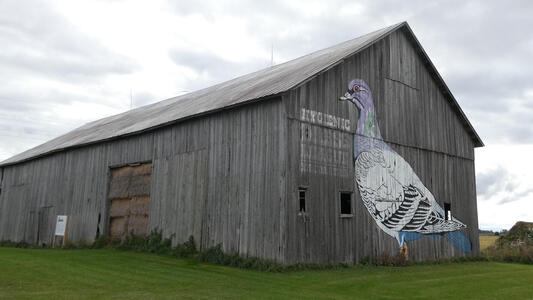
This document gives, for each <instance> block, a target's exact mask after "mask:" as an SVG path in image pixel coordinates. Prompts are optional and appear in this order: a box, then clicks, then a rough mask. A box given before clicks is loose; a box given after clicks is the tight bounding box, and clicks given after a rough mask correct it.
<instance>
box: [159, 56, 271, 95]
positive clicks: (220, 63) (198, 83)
mask: <svg viewBox="0 0 533 300" xmlns="http://www.w3.org/2000/svg"><path fill="white" fill-rule="evenodd" d="M169 57H170V59H171V60H172V61H173V62H174V63H175V64H176V65H179V66H184V67H187V68H190V69H192V70H194V71H195V72H196V73H198V74H200V78H201V79H200V80H198V79H195V80H188V81H187V83H186V88H187V90H189V91H193V90H197V89H200V88H204V87H208V86H210V85H213V84H216V83H219V82H222V81H225V80H228V79H231V78H235V77H238V76H241V75H245V74H248V73H250V72H253V71H257V70H259V69H263V68H265V67H268V66H269V65H270V62H269V61H267V60H261V59H256V60H253V61H251V62H246V63H237V62H232V61H229V60H226V59H224V58H222V57H219V56H217V55H215V54H211V53H207V52H200V51H199V50H196V51H191V50H187V49H172V50H171V51H170V52H169Z"/></svg>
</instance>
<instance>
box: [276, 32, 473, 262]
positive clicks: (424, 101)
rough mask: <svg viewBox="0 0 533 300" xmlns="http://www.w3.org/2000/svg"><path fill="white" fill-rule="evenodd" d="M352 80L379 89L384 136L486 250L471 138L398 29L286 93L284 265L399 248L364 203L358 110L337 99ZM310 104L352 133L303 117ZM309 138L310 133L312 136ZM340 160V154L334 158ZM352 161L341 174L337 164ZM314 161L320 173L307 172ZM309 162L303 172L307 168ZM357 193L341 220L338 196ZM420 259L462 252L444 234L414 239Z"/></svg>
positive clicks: (413, 249) (376, 95) (376, 94)
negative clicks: (347, 124)
mask: <svg viewBox="0 0 533 300" xmlns="http://www.w3.org/2000/svg"><path fill="white" fill-rule="evenodd" d="M353 78H361V79H363V80H365V81H366V82H367V83H368V85H369V86H370V88H371V90H372V94H373V96H374V103H375V106H376V114H377V120H378V122H379V126H380V129H381V133H382V136H383V137H384V139H385V140H386V142H387V143H388V144H389V145H391V146H392V147H393V148H394V149H395V150H396V151H397V152H398V153H399V154H400V155H401V156H403V157H404V158H405V160H406V161H407V162H408V163H409V164H411V166H412V167H413V169H414V171H415V172H416V173H417V174H418V176H419V177H420V179H421V180H422V182H423V183H424V184H425V185H426V186H427V187H428V189H429V190H430V191H432V193H433V194H434V196H435V198H436V199H437V201H438V202H439V204H440V205H441V206H442V205H443V202H450V203H451V204H452V212H453V214H454V216H455V217H457V218H459V219H460V220H462V221H463V222H465V223H466V224H467V226H468V229H467V231H466V233H467V235H468V238H469V239H470V240H471V242H472V247H473V249H474V253H476V252H477V251H479V241H478V233H477V232H478V223H477V206H476V194H475V172H474V161H473V159H474V151H473V146H474V144H473V142H472V140H471V137H470V135H469V134H468V132H467V131H466V128H465V127H464V125H463V124H462V123H461V121H460V119H459V117H458V116H457V114H456V113H455V112H454V110H453V108H452V107H451V105H450V104H449V102H448V101H447V100H446V99H445V96H444V95H443V93H442V92H441V90H440V89H439V87H438V86H437V84H436V83H435V81H434V80H433V77H432V76H431V74H430V73H429V71H428V69H427V67H426V66H425V65H424V63H423V60H421V59H420V57H419V55H418V54H417V53H416V52H415V50H414V48H413V47H412V46H411V44H410V41H409V40H408V39H407V36H406V35H405V33H404V32H403V31H401V30H398V31H396V32H394V33H392V34H391V35H389V36H388V37H386V38H385V39H383V40H382V41H380V42H378V43H376V44H374V45H373V46H371V47H370V48H368V49H366V50H364V51H362V52H361V53H359V54H356V55H354V56H352V57H349V58H347V59H345V60H344V62H343V63H342V64H340V65H337V66H335V67H334V68H332V69H330V70H328V71H326V72H324V73H321V74H319V75H318V76H316V77H314V78H313V79H311V80H309V81H307V82H305V83H303V84H302V85H301V86H300V87H298V88H296V89H294V90H292V91H290V92H288V93H286V94H285V95H284V98H283V99H284V103H285V105H286V107H287V115H288V118H289V122H288V136H287V139H288V143H289V150H288V153H289V154H288V171H287V172H288V174H289V176H288V180H287V193H288V198H287V201H288V202H287V236H288V237H289V238H288V241H287V256H286V262H297V261H357V260H359V259H360V258H362V257H365V256H369V255H378V254H381V253H384V252H385V253H388V254H391V255H394V254H396V253H397V252H398V251H399V247H398V243H397V241H396V240H395V239H394V238H392V237H390V236H388V235H387V234H385V233H384V232H383V231H381V230H380V229H379V228H378V227H377V225H376V224H375V222H374V220H373V219H372V218H371V217H370V215H369V213H368V212H367V210H366V208H365V207H364V205H363V204H362V201H361V199H360V195H359V191H358V189H357V187H356V185H355V179H354V169H353V133H354V132H355V129H356V121H357V111H356V109H355V107H354V105H352V104H350V103H347V102H340V101H338V100H337V99H338V97H339V96H341V95H343V94H344V92H345V91H346V89H347V84H348V82H349V81H350V80H351V79H353ZM302 108H305V109H310V110H313V111H317V112H322V113H325V114H330V115H333V116H336V117H341V118H344V119H350V121H351V128H350V130H349V131H346V130H341V129H338V128H330V127H328V126H323V125H321V124H309V122H306V121H301V110H302ZM309 133H310V134H311V137H308V135H309ZM332 155H335V158H332V157H331V156H332ZM339 155H340V156H341V157H342V158H341V159H344V157H348V158H349V162H348V164H347V165H346V166H342V167H343V168H346V167H348V168H349V176H348V177H347V176H345V175H344V174H345V170H341V166H339V165H336V164H335V163H332V161H333V162H335V161H336V157H338V156H339ZM309 162H312V163H314V165H315V166H314V167H308V166H307V165H308V164H309ZM302 165H303V166H302ZM299 187H306V188H307V189H308V190H307V191H308V192H307V195H308V201H307V203H306V206H307V213H308V217H307V218H303V217H302V216H299V215H298V208H299V204H298V188H299ZM347 190H349V191H353V192H354V216H353V218H341V217H340V194H339V193H340V192H341V191H347ZM408 247H409V249H408V251H409V255H410V257H412V258H414V259H422V258H438V257H446V256H457V255H463V253H461V252H460V251H459V250H456V249H455V248H454V247H453V246H452V245H451V244H450V243H449V242H448V241H447V240H446V239H445V238H440V237H439V238H431V237H423V238H421V239H418V240H416V241H412V242H409V243H408Z"/></svg>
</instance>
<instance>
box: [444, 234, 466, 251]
mask: <svg viewBox="0 0 533 300" xmlns="http://www.w3.org/2000/svg"><path fill="white" fill-rule="evenodd" d="M444 236H445V237H446V238H447V239H448V241H450V243H451V244H452V245H453V246H454V247H455V248H457V249H459V250H461V251H463V252H466V253H470V252H472V243H471V242H470V240H469V239H468V238H467V237H466V235H464V234H463V233H462V232H460V231H452V232H446V233H445V234H444Z"/></svg>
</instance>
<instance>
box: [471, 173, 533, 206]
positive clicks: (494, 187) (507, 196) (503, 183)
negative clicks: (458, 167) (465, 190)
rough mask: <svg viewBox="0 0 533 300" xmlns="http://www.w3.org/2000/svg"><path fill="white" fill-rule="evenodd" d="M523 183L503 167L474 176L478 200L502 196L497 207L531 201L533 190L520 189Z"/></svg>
mask: <svg viewBox="0 0 533 300" xmlns="http://www.w3.org/2000/svg"><path fill="white" fill-rule="evenodd" d="M522 185H523V182H521V181H520V179H519V178H517V177H516V176H514V175H512V174H510V173H509V171H507V170H506V169H505V168H504V167H502V166H498V167H497V168H495V169H492V170H488V171H486V172H481V173H478V174H476V188H477V195H478V197H479V198H481V199H484V200H488V199H490V198H491V197H494V195H496V194H503V198H501V199H500V200H499V201H498V204H499V205H502V204H506V203H510V202H514V201H519V200H523V199H524V198H527V197H529V198H532V199H533V188H525V189H524V188H522Z"/></svg>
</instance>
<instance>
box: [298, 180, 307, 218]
mask: <svg viewBox="0 0 533 300" xmlns="http://www.w3.org/2000/svg"><path fill="white" fill-rule="evenodd" d="M308 190H309V189H308V188H307V187H305V186H300V187H298V213H307V198H308V197H307V191H308ZM302 192H303V193H304V198H303V199H304V202H303V204H304V205H303V210H302V198H301V193H302Z"/></svg>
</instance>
